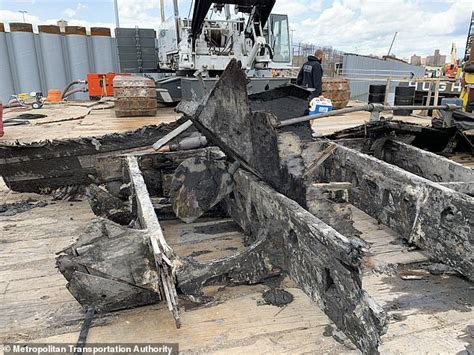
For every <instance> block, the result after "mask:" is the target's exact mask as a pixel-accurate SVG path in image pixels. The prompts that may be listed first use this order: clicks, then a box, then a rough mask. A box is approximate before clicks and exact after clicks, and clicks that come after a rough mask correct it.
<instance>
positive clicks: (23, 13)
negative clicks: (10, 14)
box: [18, 10, 28, 23]
mask: <svg viewBox="0 0 474 355" xmlns="http://www.w3.org/2000/svg"><path fill="white" fill-rule="evenodd" d="M18 12H21V14H22V15H23V23H25V22H26V21H25V14H26V13H28V11H25V10H20V11H18Z"/></svg>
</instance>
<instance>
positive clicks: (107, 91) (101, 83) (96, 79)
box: [87, 73, 130, 100]
mask: <svg viewBox="0 0 474 355" xmlns="http://www.w3.org/2000/svg"><path fill="white" fill-rule="evenodd" d="M117 75H130V74H128V73H106V74H101V73H89V74H87V88H88V90H89V98H90V99H91V100H99V99H100V98H102V97H104V96H114V87H113V80H114V78H115V77H116V76H117Z"/></svg>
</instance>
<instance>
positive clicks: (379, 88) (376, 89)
mask: <svg viewBox="0 0 474 355" xmlns="http://www.w3.org/2000/svg"><path fill="white" fill-rule="evenodd" d="M385 88H386V85H369V94H384V95H385Z"/></svg>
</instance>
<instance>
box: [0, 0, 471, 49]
mask: <svg viewBox="0 0 474 355" xmlns="http://www.w3.org/2000/svg"><path fill="white" fill-rule="evenodd" d="M189 3H190V0H180V1H179V4H180V12H181V14H182V15H183V16H187V14H188V11H189ZM165 4H166V5H165V6H166V14H167V16H170V15H171V13H172V5H171V4H172V2H171V0H165ZM472 9H473V1H472V0H434V1H428V0H385V1H380V0H337V1H329V0H277V1H276V6H275V9H274V12H276V13H286V14H288V16H289V19H290V27H291V28H292V29H293V30H294V31H293V36H294V41H295V42H300V41H302V42H305V43H314V44H317V45H325V46H332V47H334V48H336V49H341V50H344V51H349V52H359V53H361V54H378V55H382V54H385V53H386V52H387V50H388V47H389V46H390V42H391V40H392V37H393V35H394V33H395V32H398V35H397V39H396V41H395V44H394V47H393V52H394V53H395V54H397V55H398V56H400V57H409V56H411V55H412V54H414V53H416V54H419V55H423V56H426V55H429V54H432V53H433V51H434V50H435V49H437V48H439V49H440V50H441V52H442V53H443V54H449V51H450V48H451V43H452V42H454V43H456V45H457V47H458V56H461V53H462V52H463V51H464V45H465V40H466V35H467V30H468V26H469V20H470V17H471V11H472ZM19 10H25V11H28V13H27V15H26V17H27V21H29V22H32V23H34V24H35V25H38V24H45V23H54V22H55V21H56V20H58V19H61V18H63V19H66V20H68V21H69V22H70V24H73V25H84V26H108V27H114V22H115V19H114V12H113V0H98V1H92V0H15V1H13V0H0V21H1V22H6V23H8V22H14V21H21V18H22V15H21V14H20V13H19V12H18V11H19ZM119 10H120V19H121V25H122V26H123V27H134V26H140V27H148V28H158V26H159V25H160V19H159V16H160V15H159V13H160V12H159V11H160V10H159V0H119Z"/></svg>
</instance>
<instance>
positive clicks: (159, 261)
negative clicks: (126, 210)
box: [126, 156, 181, 328]
mask: <svg viewBox="0 0 474 355" xmlns="http://www.w3.org/2000/svg"><path fill="white" fill-rule="evenodd" d="M126 164H127V175H128V178H129V180H130V183H131V187H132V194H131V199H132V206H133V207H134V208H135V211H136V215H137V217H138V221H139V222H140V225H141V227H142V228H143V229H145V230H146V231H147V234H148V237H149V242H150V247H151V251H152V253H153V257H154V260H155V265H156V269H157V270H158V273H159V276H160V281H159V282H157V288H159V289H161V290H162V294H164V295H165V299H166V301H167V304H168V309H169V310H170V311H171V312H172V314H173V317H174V319H175V322H176V326H177V327H178V328H179V327H180V326H181V320H180V316H179V308H178V307H179V306H178V294H177V292H176V287H175V281H174V275H173V268H174V267H175V264H174V261H175V255H174V252H173V250H172V249H171V247H170V246H169V245H168V243H167V242H166V240H165V237H164V236H163V231H162V229H161V226H160V223H159V222H158V218H157V217H156V214H155V209H154V208H153V204H152V202H151V199H150V195H149V194H148V190H147V187H146V184H145V181H144V180H143V175H142V173H141V171H140V168H139V166H138V160H137V158H136V157H133V156H129V157H127V159H126Z"/></svg>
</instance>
